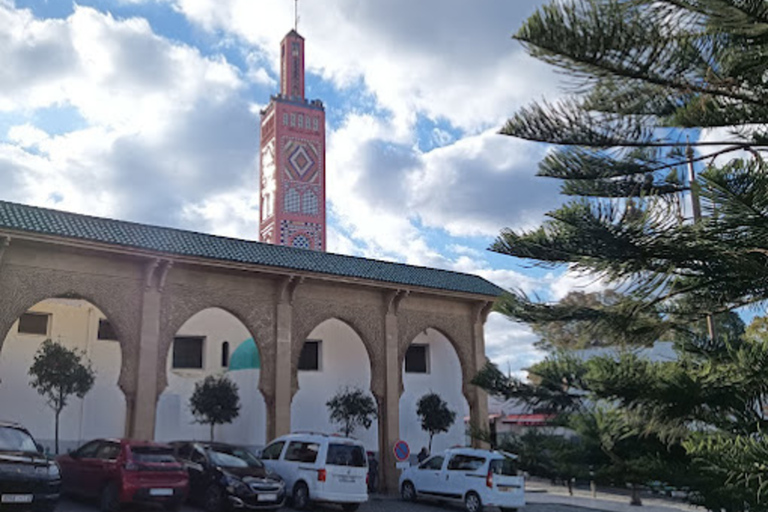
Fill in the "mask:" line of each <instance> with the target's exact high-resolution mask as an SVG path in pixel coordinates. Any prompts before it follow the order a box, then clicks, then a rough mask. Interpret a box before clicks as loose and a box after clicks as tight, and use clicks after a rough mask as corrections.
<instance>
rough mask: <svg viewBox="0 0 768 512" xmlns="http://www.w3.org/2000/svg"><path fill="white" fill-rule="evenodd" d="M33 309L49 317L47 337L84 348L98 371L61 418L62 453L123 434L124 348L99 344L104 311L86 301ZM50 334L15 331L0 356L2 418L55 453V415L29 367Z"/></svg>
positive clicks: (50, 303) (60, 301) (104, 342)
mask: <svg viewBox="0 0 768 512" xmlns="http://www.w3.org/2000/svg"><path fill="white" fill-rule="evenodd" d="M31 311H35V312H41V313H49V314H51V319H50V320H49V325H48V328H49V335H48V337H50V338H51V339H52V340H54V341H56V342H59V343H62V344H63V345H65V346H67V347H69V348H77V349H79V350H84V351H85V353H86V355H87V357H88V358H89V359H90V360H91V363H92V366H93V369H94V370H95V372H96V380H95V382H94V385H93V388H92V389H91V391H90V392H89V393H88V394H87V395H86V396H85V398H84V399H83V400H80V399H78V398H76V397H72V398H71V399H70V401H69V404H68V405H67V407H66V408H65V409H64V411H62V414H61V425H60V431H59V444H60V451H62V452H66V450H68V449H71V448H75V447H77V446H80V445H81V444H82V443H84V442H85V441H88V440H90V439H93V438H96V437H122V436H123V435H124V433H125V397H124V395H123V392H122V391H121V390H120V388H118V386H117V381H118V378H119V377H120V361H121V354H120V344H119V343H118V342H117V341H107V340H97V339H96V338H97V333H98V326H99V319H100V318H104V315H103V314H102V313H101V311H100V310H99V309H98V308H96V307H95V306H93V305H92V304H90V303H89V302H86V301H80V300H68V299H49V300H46V301H43V302H40V303H38V304H37V305H35V306H34V307H33V308H31ZM45 339H46V336H36V335H29V334H19V333H18V321H17V322H16V323H14V325H13V327H11V330H10V332H9V333H8V334H7V336H6V338H5V342H4V344H3V347H2V352H0V419H4V420H10V421H16V422H19V423H21V424H23V425H24V426H26V427H27V428H28V429H29V430H30V431H31V432H32V434H33V435H34V436H35V438H36V439H37V441H38V442H40V443H42V444H43V445H44V446H46V447H49V448H50V450H51V451H53V446H54V442H53V439H54V414H53V410H52V409H51V408H50V407H48V405H47V404H46V402H45V400H44V398H43V397H42V396H41V395H39V394H38V393H37V391H35V390H34V389H33V388H32V387H30V386H29V380H30V377H29V374H28V371H29V368H30V366H32V361H33V359H34V355H35V352H36V351H37V350H38V348H39V347H40V344H41V343H42V342H43V341H44V340H45Z"/></svg>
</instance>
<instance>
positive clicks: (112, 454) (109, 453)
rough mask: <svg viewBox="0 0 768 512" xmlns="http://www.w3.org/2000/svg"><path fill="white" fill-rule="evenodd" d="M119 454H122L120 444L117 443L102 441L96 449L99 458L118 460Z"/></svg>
mask: <svg viewBox="0 0 768 512" xmlns="http://www.w3.org/2000/svg"><path fill="white" fill-rule="evenodd" d="M118 455H120V445H119V444H117V443H110V442H105V443H102V444H101V446H100V447H99V449H98V450H97V451H96V458H97V459H103V460H116V459H117V456H118Z"/></svg>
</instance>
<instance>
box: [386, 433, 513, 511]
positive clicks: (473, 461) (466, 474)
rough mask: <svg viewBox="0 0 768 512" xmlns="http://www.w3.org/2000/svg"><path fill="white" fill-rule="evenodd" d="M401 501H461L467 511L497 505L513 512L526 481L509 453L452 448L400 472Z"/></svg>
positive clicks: (503, 509)
mask: <svg viewBox="0 0 768 512" xmlns="http://www.w3.org/2000/svg"><path fill="white" fill-rule="evenodd" d="M400 495H401V497H402V498H403V500H406V501H416V500H417V499H418V498H426V499H434V500H439V501H446V502H447V501H453V502H459V503H463V504H464V507H465V508H466V509H467V512H480V511H481V510H482V509H483V508H484V507H499V508H500V509H501V510H502V512H512V511H515V510H517V508H518V507H522V506H524V505H525V481H524V479H523V477H522V476H518V469H517V457H516V456H515V455H512V454H510V453H506V452H498V451H489V450H478V449H473V448H452V449H450V450H447V451H445V452H444V453H441V454H437V455H433V456H432V457H430V458H428V459H426V460H425V461H424V462H422V463H421V464H419V465H418V466H411V467H410V468H408V469H406V470H405V471H403V473H402V474H401V475H400Z"/></svg>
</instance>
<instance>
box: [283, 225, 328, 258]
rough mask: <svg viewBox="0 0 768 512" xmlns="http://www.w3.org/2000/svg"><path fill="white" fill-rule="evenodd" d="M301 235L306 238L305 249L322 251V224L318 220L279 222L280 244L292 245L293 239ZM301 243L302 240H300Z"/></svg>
mask: <svg viewBox="0 0 768 512" xmlns="http://www.w3.org/2000/svg"><path fill="white" fill-rule="evenodd" d="M298 236H302V237H304V238H305V239H306V243H307V247H306V248H307V249H314V250H316V251H322V250H324V249H323V246H322V245H323V226H322V224H320V223H318V222H299V221H292V220H283V221H281V222H280V245H293V244H294V241H295V239H296V238H297V237H298ZM300 243H303V240H302V241H301V242H300Z"/></svg>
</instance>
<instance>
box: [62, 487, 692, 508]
mask: <svg viewBox="0 0 768 512" xmlns="http://www.w3.org/2000/svg"><path fill="white" fill-rule="evenodd" d="M581 494H582V493H580V492H578V491H577V492H576V494H575V495H574V496H569V495H568V493H567V491H566V490H564V489H563V492H562V493H561V492H560V491H559V489H557V488H552V489H551V490H548V489H543V487H539V486H537V488H535V489H532V492H529V493H527V494H526V500H527V502H528V504H527V505H526V506H525V508H524V509H523V510H522V511H521V512H592V511H600V512H630V511H631V512H680V510H681V509H686V510H688V511H690V512H695V510H696V509H694V508H692V507H689V506H687V505H684V504H679V503H668V502H664V501H662V500H653V499H650V500H649V499H646V500H644V503H645V504H644V506H643V507H631V506H630V505H629V503H628V501H627V500H626V499H624V498H625V497H623V496H620V497H619V498H621V499H617V497H616V496H610V495H603V494H602V493H601V494H599V495H598V499H592V498H591V497H589V496H588V495H587V496H582V495H581ZM132 510H133V511H135V512H139V511H140V512H144V510H140V509H138V508H134V509H132ZM156 510H157V511H158V512H160V511H161V510H162V509H156ZM281 510H285V511H286V512H290V511H291V510H292V509H290V508H287V507H285V508H283V509H281ZM315 510H317V511H318V512H331V511H340V510H341V509H340V508H336V507H331V506H328V507H316V508H315ZM461 510H462V508H461V507H458V506H450V505H447V506H445V505H444V506H440V505H437V504H430V503H405V502H402V501H400V500H398V499H394V498H389V497H381V496H372V497H371V499H370V500H369V501H368V503H364V504H363V505H362V506H361V507H360V509H359V512H441V511H447V512H459V511H461ZM56 511H57V512H98V508H97V507H96V506H95V505H94V504H89V503H81V502H72V501H69V500H65V501H63V502H62V503H61V504H60V505H59V507H58V508H57V509H56ZM183 512H201V511H200V510H199V509H196V508H193V507H185V508H184V509H183Z"/></svg>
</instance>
